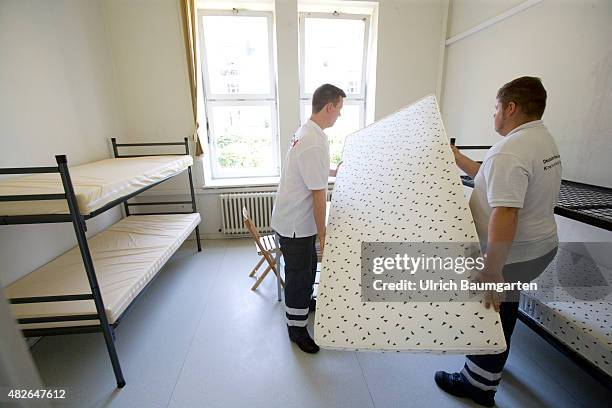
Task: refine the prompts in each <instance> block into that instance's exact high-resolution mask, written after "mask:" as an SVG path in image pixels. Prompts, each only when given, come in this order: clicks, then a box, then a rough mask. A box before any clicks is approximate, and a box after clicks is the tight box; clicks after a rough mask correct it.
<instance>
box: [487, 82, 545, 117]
mask: <svg viewBox="0 0 612 408" xmlns="http://www.w3.org/2000/svg"><path fill="white" fill-rule="evenodd" d="M497 99H498V101H499V102H501V103H502V106H503V107H506V106H507V105H508V103H510V102H514V103H515V104H517V105H518V106H520V107H521V110H522V111H523V113H525V115H527V116H529V117H536V118H538V119H541V118H542V115H544V109H545V108H546V89H544V85H542V80H540V78H536V77H528V76H524V77H520V78H517V79H515V80H513V81H510V82H508V83H507V84H505V85H504V86H502V87H501V88H499V91H497Z"/></svg>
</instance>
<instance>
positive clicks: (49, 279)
mask: <svg viewBox="0 0 612 408" xmlns="http://www.w3.org/2000/svg"><path fill="white" fill-rule="evenodd" d="M199 222H200V214H199V213H194V214H165V215H133V216H130V217H127V218H124V219H122V220H121V221H119V222H118V223H116V224H115V225H113V226H112V227H110V228H108V229H106V230H104V231H103V232H101V233H99V234H97V235H95V236H93V237H91V238H89V240H88V243H89V249H90V252H91V255H92V258H93V262H94V267H95V271H96V276H97V279H98V283H99V286H100V289H101V292H102V298H103V300H104V305H105V308H106V315H107V317H108V320H109V323H111V324H112V323H114V322H115V321H116V320H117V318H118V317H119V316H121V314H122V313H123V311H124V310H125V309H126V308H127V307H128V306H129V304H130V303H131V302H132V301H133V300H134V298H135V297H136V296H137V295H138V294H139V293H140V292H141V291H142V289H143V288H144V287H145V286H146V285H147V284H148V283H149V282H150V281H151V280H152V279H153V277H154V276H155V275H156V274H157V272H158V271H159V270H160V269H161V267H162V266H163V265H164V264H165V263H166V261H167V260H168V259H169V258H170V256H172V254H173V253H174V252H175V251H176V250H177V249H178V247H179V246H180V245H181V244H182V243H183V242H184V241H185V240H186V239H187V237H188V236H189V234H190V233H191V232H192V231H193V230H194V229H195V227H196V226H197V225H198V224H199ZM4 293H5V296H6V297H7V298H14V297H31V296H54V295H71V294H83V293H91V289H90V286H89V283H88V280H87V275H86V274H85V268H84V266H83V260H82V258H81V254H80V252H79V248H78V247H75V248H72V249H71V250H69V251H68V252H66V253H64V254H63V255H61V256H60V257H58V258H56V259H54V260H53V261H51V262H49V263H48V264H46V265H44V266H42V267H41V268H39V269H37V270H35V271H34V272H32V273H30V274H28V275H26V276H24V277H23V278H21V279H19V280H17V281H16V282H14V283H13V284H11V285H9V286H8V287H6V288H5V290H4ZM11 307H12V310H13V313H14V315H15V317H16V318H27V317H42V316H51V315H76V314H87V313H95V312H96V309H95V306H94V303H93V301H92V300H79V301H72V302H53V303H33V304H32V303H31V304H19V305H11ZM97 323H98V321H97V320H89V321H78V322H55V323H36V324H24V325H21V328H22V329H34V328H41V327H67V326H74V325H94V324H97Z"/></svg>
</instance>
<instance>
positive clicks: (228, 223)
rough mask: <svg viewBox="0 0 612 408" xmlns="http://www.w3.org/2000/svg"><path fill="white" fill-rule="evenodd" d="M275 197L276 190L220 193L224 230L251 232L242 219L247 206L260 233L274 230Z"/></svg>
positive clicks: (241, 232) (239, 234)
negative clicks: (272, 220) (271, 222)
mask: <svg viewBox="0 0 612 408" xmlns="http://www.w3.org/2000/svg"><path fill="white" fill-rule="evenodd" d="M275 197H276V191H261V192H251V193H227V194H219V199H220V200H221V219H222V220H223V225H222V232H223V233H224V234H226V235H231V236H241V235H248V234H249V231H248V230H247V229H246V228H245V226H244V221H243V219H242V207H246V208H247V210H248V211H249V215H250V216H251V219H252V220H253V222H254V223H255V226H256V227H257V230H258V231H259V233H260V234H268V233H271V232H273V230H272V227H271V226H270V221H271V219H272V208H274V198H275ZM327 200H328V201H331V191H328V192H327Z"/></svg>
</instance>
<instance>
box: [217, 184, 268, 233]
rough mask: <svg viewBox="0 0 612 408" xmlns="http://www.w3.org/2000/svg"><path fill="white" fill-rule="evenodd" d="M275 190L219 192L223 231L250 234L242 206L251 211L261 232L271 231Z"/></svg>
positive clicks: (250, 213)
mask: <svg viewBox="0 0 612 408" xmlns="http://www.w3.org/2000/svg"><path fill="white" fill-rule="evenodd" d="M274 197H276V192H275V191H266V192H258V193H228V194H219V199H220V200H221V217H222V219H223V226H222V228H223V230H222V232H223V233H224V234H227V235H248V233H249V231H248V230H247V229H246V228H245V226H244V221H243V219H242V207H246V208H247V210H248V211H249V215H250V216H251V219H252V220H253V222H254V223H255V226H256V227H257V230H258V231H259V233H260V234H261V233H264V234H265V233H270V232H272V227H270V220H271V218H272V208H273V207H274Z"/></svg>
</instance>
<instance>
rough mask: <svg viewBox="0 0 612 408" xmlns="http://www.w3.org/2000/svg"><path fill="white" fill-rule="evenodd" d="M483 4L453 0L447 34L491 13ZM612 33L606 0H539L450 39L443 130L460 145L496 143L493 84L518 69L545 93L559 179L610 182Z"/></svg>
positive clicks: (610, 7)
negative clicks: (534, 79)
mask: <svg viewBox="0 0 612 408" xmlns="http://www.w3.org/2000/svg"><path fill="white" fill-rule="evenodd" d="M481 3H482V2H479V1H464V0H455V1H453V3H452V12H451V15H450V16H449V18H450V21H451V30H450V32H451V33H453V34H457V33H458V32H459V31H460V30H459V29H456V28H453V27H460V28H461V29H464V28H467V27H468V26H471V25H476V24H478V23H480V22H482V21H484V20H485V19H486V18H488V17H490V16H491V14H492V12H491V10H490V9H488V8H482V7H481ZM493 3H496V2H493ZM506 3H508V5H509V6H512V5H514V4H515V3H517V2H514V1H509V2H506ZM495 11H504V10H499V9H496V10H495ZM610 38H612V2H610V1H609V0H587V1H573V0H563V1H559V0H544V1H542V2H541V3H539V4H537V5H535V6H533V7H531V8H528V9H527V10H525V11H523V12H522V13H520V14H517V15H515V16H513V17H511V18H509V19H506V20H504V21H501V22H499V23H497V24H495V25H493V26H491V27H488V28H486V29H484V30H482V31H480V32H478V33H476V34H473V35H472V36H470V37H466V38H465V39H462V40H460V41H458V42H456V43H453V44H451V45H450V46H449V47H448V48H447V64H446V67H447V68H446V82H445V87H444V97H443V119H444V124H445V126H446V129H447V131H448V134H449V135H450V136H451V137H456V138H457V143H458V144H493V143H494V142H496V141H497V140H499V136H497V135H496V134H495V132H494V129H493V122H492V115H493V106H494V104H495V95H496V93H497V90H498V88H499V87H500V86H501V85H503V84H504V83H506V82H508V81H510V80H512V79H514V78H516V77H519V76H522V75H533V76H538V77H540V78H542V82H543V83H544V86H545V87H546V89H547V91H548V104H547V108H546V112H545V114H544V118H543V119H544V122H545V124H546V125H547V127H548V128H549V130H550V131H551V133H552V134H553V136H554V137H555V139H556V141H557V144H558V146H559V150H560V153H561V158H562V161H563V177H564V178H566V179H570V180H575V181H583V182H586V183H590V184H598V185H604V186H608V187H612V161H611V160H610V157H612V115H611V114H610V106H612V42H611V41H610Z"/></svg>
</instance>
